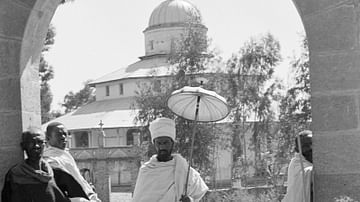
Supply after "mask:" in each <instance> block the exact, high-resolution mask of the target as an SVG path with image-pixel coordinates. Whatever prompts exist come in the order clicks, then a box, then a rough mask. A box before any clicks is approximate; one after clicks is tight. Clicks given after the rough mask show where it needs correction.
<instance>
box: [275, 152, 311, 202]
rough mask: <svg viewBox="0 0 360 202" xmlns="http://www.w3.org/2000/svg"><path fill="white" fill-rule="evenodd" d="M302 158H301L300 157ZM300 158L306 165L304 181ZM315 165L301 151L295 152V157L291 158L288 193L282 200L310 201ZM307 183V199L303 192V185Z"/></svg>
mask: <svg viewBox="0 0 360 202" xmlns="http://www.w3.org/2000/svg"><path fill="white" fill-rule="evenodd" d="M300 158H301V159H300ZM300 160H302V161H303V165H304V178H305V182H304V183H303V177H302V171H301V164H300ZM312 169H313V165H312V164H311V163H310V162H309V161H307V160H306V159H305V158H304V157H303V156H302V155H300V154H299V153H295V157H294V158H292V159H291V161H290V164H289V168H288V179H287V180H288V186H287V189H286V195H285V197H284V199H283V200H282V202H310V189H311V181H312ZM304 185H305V199H304V194H303V187H304Z"/></svg>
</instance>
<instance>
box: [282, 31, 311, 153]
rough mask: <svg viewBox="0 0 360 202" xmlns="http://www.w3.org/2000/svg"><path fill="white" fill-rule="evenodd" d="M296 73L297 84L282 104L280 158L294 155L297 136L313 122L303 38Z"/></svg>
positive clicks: (295, 63)
mask: <svg viewBox="0 0 360 202" xmlns="http://www.w3.org/2000/svg"><path fill="white" fill-rule="evenodd" d="M291 66H292V69H293V70H294V73H295V84H294V86H293V87H291V88H290V89H289V90H288V91H287V93H286V95H285V97H284V98H283V99H282V100H281V104H280V115H279V120H280V124H281V125H280V126H281V128H280V131H281V139H280V141H281V148H280V149H279V152H280V153H279V154H278V155H279V156H281V157H284V158H289V154H292V153H293V151H292V148H293V142H294V138H295V136H296V134H298V133H299V132H300V131H302V130H304V129H308V128H309V123H310V122H311V105H310V93H311V90H310V74H309V67H310V66H309V51H308V43H307V39H306V38H305V37H304V38H303V43H302V53H301V55H300V56H299V57H298V58H294V59H293V61H292V63H291Z"/></svg>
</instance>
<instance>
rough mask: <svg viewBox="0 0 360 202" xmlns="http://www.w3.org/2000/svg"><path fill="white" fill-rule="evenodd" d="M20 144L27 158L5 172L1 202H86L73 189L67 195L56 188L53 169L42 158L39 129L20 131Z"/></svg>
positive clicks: (43, 143) (43, 142) (42, 141)
mask: <svg viewBox="0 0 360 202" xmlns="http://www.w3.org/2000/svg"><path fill="white" fill-rule="evenodd" d="M20 145H21V148H22V149H23V150H24V151H25V153H26V155H27V158H26V159H25V160H24V161H23V162H21V163H19V164H17V165H15V166H13V167H12V168H10V170H9V171H8V172H7V174H6V176H5V183H4V187H3V190H2V193H1V201H2V202H86V201H88V200H86V199H82V198H81V193H75V191H74V190H73V191H72V192H71V193H66V192H65V191H64V190H61V189H60V188H59V187H58V186H57V183H56V182H55V178H54V173H53V170H52V169H51V167H50V166H49V164H48V163H46V162H45V161H44V160H43V158H42V154H43V151H44V145H45V135H44V133H43V132H42V131H41V130H40V129H38V128H35V127H31V128H30V129H29V130H27V131H25V132H23V133H22V138H21V143H20ZM70 181H71V180H70ZM73 182H74V181H73ZM70 183H71V182H70ZM74 183H75V184H76V182H74ZM78 187H80V185H78ZM75 189H76V187H75ZM71 195H73V196H74V197H72V196H71ZM76 195H77V196H80V197H76Z"/></svg>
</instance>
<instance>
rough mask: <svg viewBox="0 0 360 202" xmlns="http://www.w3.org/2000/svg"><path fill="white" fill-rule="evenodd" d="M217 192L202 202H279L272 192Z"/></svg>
mask: <svg viewBox="0 0 360 202" xmlns="http://www.w3.org/2000/svg"><path fill="white" fill-rule="evenodd" d="M258 192H259V193H256V190H254V191H252V192H251V191H249V190H239V189H232V190H216V191H211V192H208V193H207V194H206V195H205V197H204V198H203V199H202V200H201V202H279V200H278V199H277V197H276V196H275V194H274V192H273V191H272V190H263V191H258Z"/></svg>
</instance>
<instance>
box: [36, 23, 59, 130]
mask: <svg viewBox="0 0 360 202" xmlns="http://www.w3.org/2000/svg"><path fill="white" fill-rule="evenodd" d="M54 37H55V28H54V27H53V26H52V25H50V26H49V29H48V31H47V33H46V38H45V41H44V46H43V49H42V52H41V55H40V63H39V79H40V102H41V123H45V122H48V121H50V119H51V115H50V107H51V102H52V100H53V95H52V93H51V90H50V84H49V81H50V80H51V79H53V78H54V70H53V67H52V66H51V65H49V63H48V62H47V61H46V60H45V58H44V54H45V53H46V52H48V51H49V50H50V48H51V46H52V45H53V44H54V42H55V41H54Z"/></svg>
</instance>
